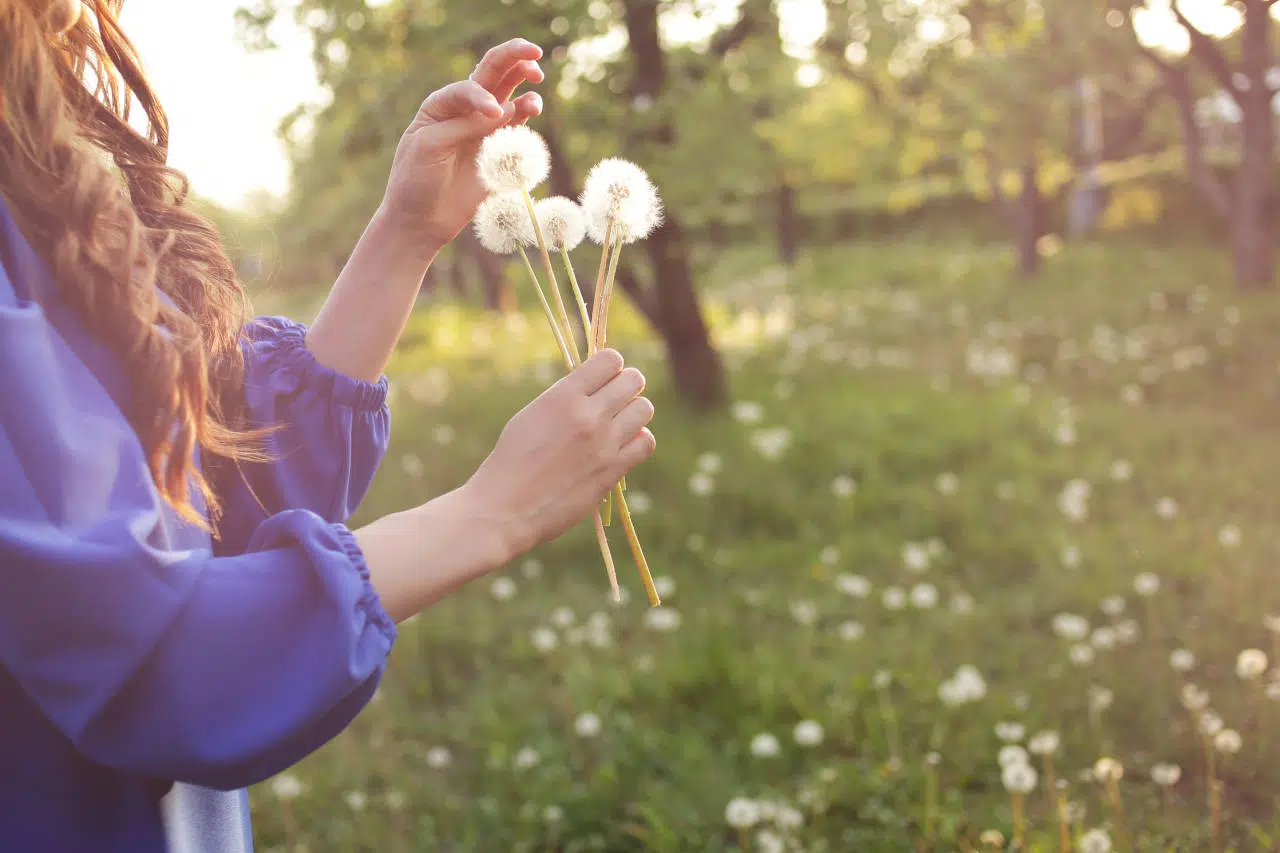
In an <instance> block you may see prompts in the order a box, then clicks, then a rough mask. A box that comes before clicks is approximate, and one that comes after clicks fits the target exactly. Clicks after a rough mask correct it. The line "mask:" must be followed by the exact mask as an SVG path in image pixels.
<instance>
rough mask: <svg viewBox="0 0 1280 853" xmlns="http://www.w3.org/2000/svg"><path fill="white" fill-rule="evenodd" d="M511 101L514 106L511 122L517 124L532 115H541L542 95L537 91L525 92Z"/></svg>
mask: <svg viewBox="0 0 1280 853" xmlns="http://www.w3.org/2000/svg"><path fill="white" fill-rule="evenodd" d="M512 103H513V104H515V108H516V109H515V116H514V117H513V118H512V119H511V123H512V124H519V123H520V122H524V121H528V120H529V119H531V118H533V117H534V116H537V115H542V96H541V95H539V94H538V93H537V92H525V93H524V94H523V95H521V96H520V97H518V98H516V99H515V100H514V101H512Z"/></svg>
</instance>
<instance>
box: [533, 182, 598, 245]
mask: <svg viewBox="0 0 1280 853" xmlns="http://www.w3.org/2000/svg"><path fill="white" fill-rule="evenodd" d="M533 210H534V213H536V214H537V216H538V227H539V228H541V229H542V236H543V238H544V239H545V240H546V241H547V248H549V249H551V250H552V251H560V250H561V249H563V250H565V251H567V252H571V251H573V250H574V249H576V248H577V247H578V244H580V243H581V242H582V241H583V239H584V238H585V237H586V236H587V219H586V216H585V215H584V214H583V212H582V208H581V207H579V206H578V205H577V203H576V202H574V201H573V200H572V199H568V198H565V197H564V196H559V195H556V196H551V197H550V198H544V199H539V200H538V201H537V202H536V203H534V205H533Z"/></svg>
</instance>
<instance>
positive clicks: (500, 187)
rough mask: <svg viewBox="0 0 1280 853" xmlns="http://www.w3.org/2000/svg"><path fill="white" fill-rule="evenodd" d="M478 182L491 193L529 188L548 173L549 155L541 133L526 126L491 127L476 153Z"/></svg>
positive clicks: (539, 181) (549, 165)
mask: <svg viewBox="0 0 1280 853" xmlns="http://www.w3.org/2000/svg"><path fill="white" fill-rule="evenodd" d="M476 170H477V171H478V173H479V175H480V181H481V183H483V184H484V185H485V187H486V188H487V189H488V190H489V191H490V192H493V193H507V192H517V193H518V192H521V191H523V190H531V189H533V188H534V187H536V186H537V185H538V184H540V183H542V182H543V181H545V180H546V179H547V176H548V175H549V174H551V154H550V152H549V151H548V149H547V142H546V140H545V139H543V138H542V136H541V134H539V133H538V132H537V131H535V130H533V129H532V128H530V127H528V126H526V125H509V126H507V127H502V128H499V129H497V130H495V131H494V132H493V133H491V134H489V135H488V136H487V137H485V139H484V141H483V142H481V143H480V152H479V154H477V155H476Z"/></svg>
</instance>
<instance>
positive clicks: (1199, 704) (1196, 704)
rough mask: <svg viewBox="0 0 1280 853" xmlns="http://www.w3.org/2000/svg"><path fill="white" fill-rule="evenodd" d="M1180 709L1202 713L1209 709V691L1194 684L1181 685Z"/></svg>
mask: <svg viewBox="0 0 1280 853" xmlns="http://www.w3.org/2000/svg"><path fill="white" fill-rule="evenodd" d="M1181 699H1182V707H1184V708H1186V709H1187V710H1188V711H1203V710H1204V709H1205V708H1208V707H1209V691H1207V690H1204V689H1203V688H1200V687H1197V686H1196V685H1194V684H1184V685H1182V696H1181Z"/></svg>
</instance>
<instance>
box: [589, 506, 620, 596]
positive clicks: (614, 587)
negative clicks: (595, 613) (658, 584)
mask: <svg viewBox="0 0 1280 853" xmlns="http://www.w3.org/2000/svg"><path fill="white" fill-rule="evenodd" d="M595 525H596V539H597V540H599V542H600V556H602V557H604V567H605V571H607V572H608V573H609V589H610V591H612V592H613V600H614V601H622V591H621V590H620V589H618V570H617V568H616V567H615V566H614V565H613V552H612V551H610V550H609V537H608V536H606V535H605V532H604V519H602V518H601V517H600V510H598V509H597V510H596V517H595Z"/></svg>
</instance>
